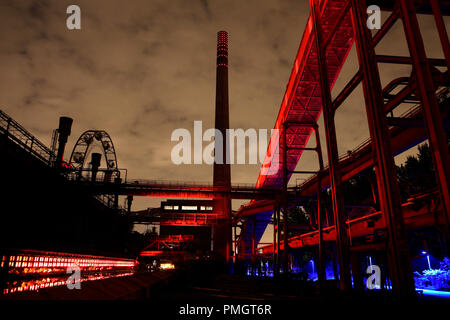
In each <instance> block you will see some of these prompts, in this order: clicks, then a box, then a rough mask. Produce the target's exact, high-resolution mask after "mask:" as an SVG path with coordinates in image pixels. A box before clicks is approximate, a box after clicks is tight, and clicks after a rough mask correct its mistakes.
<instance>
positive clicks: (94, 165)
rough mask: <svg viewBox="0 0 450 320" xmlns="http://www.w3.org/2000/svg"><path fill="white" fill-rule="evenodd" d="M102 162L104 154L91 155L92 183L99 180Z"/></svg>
mask: <svg viewBox="0 0 450 320" xmlns="http://www.w3.org/2000/svg"><path fill="white" fill-rule="evenodd" d="M101 160H102V154H101V153H96V152H94V153H92V154H91V173H92V175H91V181H92V182H95V181H96V180H97V172H98V168H99V167H100V163H101Z"/></svg>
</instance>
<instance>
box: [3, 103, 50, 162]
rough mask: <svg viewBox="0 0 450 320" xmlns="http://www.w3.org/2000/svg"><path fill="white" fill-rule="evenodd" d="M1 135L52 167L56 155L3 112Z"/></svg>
mask: <svg viewBox="0 0 450 320" xmlns="http://www.w3.org/2000/svg"><path fill="white" fill-rule="evenodd" d="M0 133H2V134H4V135H6V136H7V137H8V138H9V139H10V140H11V141H13V142H14V143H16V144H17V145H18V146H19V147H21V148H22V149H23V150H25V151H27V152H29V153H30V154H31V155H33V156H34V157H35V158H36V159H38V160H40V161H41V162H43V163H45V164H46V165H51V162H52V159H54V157H55V155H54V153H53V152H52V151H51V150H50V149H49V148H47V147H46V146H45V145H44V144H43V143H42V142H40V141H39V140H38V139H36V138H35V137H34V136H33V135H32V134H31V133H29V132H28V131H27V130H25V128H23V127H22V126H21V125H20V124H18V123H17V122H16V121H14V119H12V118H11V117H10V116H8V115H7V114H6V113H4V112H3V111H2V110H0Z"/></svg>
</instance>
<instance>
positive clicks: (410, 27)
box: [399, 0, 450, 240]
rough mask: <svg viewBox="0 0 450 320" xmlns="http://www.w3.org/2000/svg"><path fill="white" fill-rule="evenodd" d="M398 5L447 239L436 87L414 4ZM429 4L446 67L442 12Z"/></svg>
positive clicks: (448, 207)
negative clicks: (421, 110)
mask: <svg viewBox="0 0 450 320" xmlns="http://www.w3.org/2000/svg"><path fill="white" fill-rule="evenodd" d="M399 4H400V12H401V15H402V20H403V27H404V30H405V35H406V40H407V42H408V47H409V52H410V54H411V58H412V61H413V67H414V75H415V78H416V83H417V91H418V96H419V98H420V100H421V102H422V109H423V114H424V118H425V124H426V128H427V134H428V141H429V143H430V149H431V154H432V156H433V163H434V167H435V172H436V181H437V183H438V186H439V191H440V195H441V197H442V202H443V205H444V212H445V222H446V224H447V228H446V229H447V230H446V231H447V232H446V233H447V239H448V240H450V239H449V238H450V157H449V151H448V144H447V137H446V134H445V130H444V125H443V123H442V116H441V113H440V111H439V105H438V102H437V99H436V94H435V91H436V88H435V87H434V84H433V77H432V74H431V69H430V65H429V61H428V59H427V56H426V53H425V47H424V44H423V39H422V35H421V33H420V27H419V23H418V21H417V16H416V11H415V7H414V3H413V2H412V1H410V0H400V1H399ZM431 5H432V9H433V13H434V16H435V19H436V24H437V27H438V32H439V36H440V39H441V43H442V46H443V51H444V55H445V58H446V63H447V67H448V66H449V65H450V61H449V59H450V45H449V43H448V37H447V32H446V30H445V25H442V24H443V21H442V14H440V9H439V4H438V3H437V1H431Z"/></svg>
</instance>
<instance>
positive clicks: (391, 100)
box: [234, 0, 450, 297]
mask: <svg viewBox="0 0 450 320" xmlns="http://www.w3.org/2000/svg"><path fill="white" fill-rule="evenodd" d="M310 4H311V14H310V18H309V20H308V23H307V26H306V30H305V33H304V36H303V39H302V42H301V44H300V48H299V51H298V54H297V57H296V60H295V63H294V67H293V70H292V74H291V77H290V79H289V83H288V85H287V89H286V93H285V96H284V98H283V101H282V105H281V109H280V112H279V114H278V118H277V121H276V123H275V128H276V129H281V130H282V135H281V139H280V141H279V143H278V145H277V146H276V148H275V149H276V150H277V152H275V153H274V154H270V153H269V152H268V154H267V156H266V160H265V161H264V163H270V164H271V165H272V163H271V161H276V159H277V158H278V159H282V163H278V164H277V166H273V167H277V168H278V167H279V168H281V170H278V171H277V172H271V170H270V168H269V173H273V174H272V175H264V174H262V173H261V174H260V176H259V178H258V181H257V184H256V187H257V188H262V189H263V188H278V189H279V190H282V191H283V193H282V194H284V195H282V196H280V197H278V198H277V199H275V200H272V201H259V200H254V201H253V202H251V203H250V204H249V205H248V206H244V207H242V208H241V209H240V210H239V211H238V213H237V215H236V216H235V219H234V222H235V223H236V224H237V223H238V222H239V221H241V222H242V231H241V236H240V237H239V238H238V239H237V241H236V246H235V250H236V251H237V258H239V254H241V255H242V256H247V252H249V251H248V248H252V249H251V250H250V252H251V254H252V255H255V254H256V252H257V250H256V246H257V242H258V241H259V239H260V238H261V236H262V232H263V231H264V229H265V227H266V226H267V224H268V223H269V222H270V216H271V215H272V212H274V218H273V223H274V243H273V245H270V246H266V247H265V249H264V251H265V252H267V250H268V251H269V252H270V251H271V252H272V253H273V261H274V269H275V271H276V269H278V260H279V257H278V255H279V253H280V251H281V250H284V256H285V258H284V261H283V262H284V268H283V269H284V271H285V272H286V271H288V265H287V259H286V256H287V253H288V250H289V244H290V243H291V240H288V239H287V232H286V228H287V214H284V215H283V218H284V219H283V220H284V223H283V229H284V230H283V231H284V232H283V233H284V236H283V237H282V236H281V231H282V230H280V228H279V222H280V209H281V210H282V211H285V212H287V208H288V206H289V199H287V191H288V188H287V183H288V180H289V178H290V176H291V174H293V173H295V167H296V165H297V163H298V160H299V158H300V156H301V154H302V152H303V151H304V150H305V146H306V144H307V142H308V139H309V137H310V135H311V132H312V131H313V128H314V127H313V126H311V124H310V123H311V119H312V120H313V122H314V123H315V122H316V121H317V119H318V117H319V114H320V112H321V111H323V116H324V129H325V137H326V147H327V155H328V162H329V163H328V168H327V170H326V171H325V170H323V166H322V164H320V172H319V173H318V174H317V175H316V178H314V179H313V180H309V181H307V183H309V185H310V186H312V187H313V189H311V188H309V189H308V186H309V185H308V184H305V185H304V186H300V188H299V192H298V196H300V197H301V196H311V193H312V194H314V193H315V194H316V195H317V196H318V197H319V201H318V204H319V205H318V216H319V218H318V219H317V221H318V222H319V227H318V231H317V238H316V241H313V242H312V243H313V244H314V245H317V244H318V245H319V252H320V253H319V256H321V255H322V249H321V244H322V237H323V231H324V230H323V228H322V226H321V225H320V222H321V221H322V219H321V218H320V216H321V214H320V210H321V209H320V207H321V205H320V204H321V201H320V192H318V191H320V190H321V189H322V188H326V187H327V186H330V190H331V196H332V208H333V216H334V226H332V227H331V228H332V229H333V230H334V231H333V232H334V233H333V234H334V236H332V239H333V240H334V241H336V252H337V257H338V263H339V281H340V288H341V290H344V291H347V290H349V289H350V288H351V281H350V280H351V278H350V251H349V248H350V244H351V239H352V235H349V228H350V225H351V223H350V222H349V221H346V217H345V215H344V205H343V197H342V191H341V183H342V181H344V179H348V178H350V177H352V176H354V175H356V174H358V173H359V172H361V171H362V170H363V169H365V168H368V167H370V166H374V167H375V171H376V183H377V187H378V188H377V189H378V199H379V205H380V209H381V210H380V212H379V213H377V214H378V215H379V216H378V219H379V218H380V217H381V218H382V219H383V224H382V228H384V229H385V230H386V239H387V242H386V244H387V245H386V249H385V250H386V252H387V258H388V267H389V274H390V277H391V281H392V288H393V291H394V293H395V295H396V296H397V297H408V296H411V295H412V294H413V292H414V283H413V277H412V272H411V264H410V258H409V253H408V246H407V238H406V227H405V219H414V220H413V221H415V222H414V223H409V222H408V226H409V227H417V226H424V225H427V223H429V222H430V221H429V220H427V221H428V222H426V221H425V220H426V219H427V218H424V219H425V220H424V219H422V218H420V219H419V218H418V216H416V215H414V218H410V217H409V216H408V211H407V208H406V207H405V206H404V205H402V204H401V203H400V196H399V187H398V183H397V179H396V171H395V170H396V169H395V164H394V154H398V152H401V151H404V150H405V149H407V148H409V147H410V146H411V145H415V144H417V143H419V142H420V141H423V139H424V138H427V139H428V141H429V144H430V148H431V150H432V155H433V162H434V167H435V172H436V180H437V184H438V192H437V194H436V196H437V197H438V198H440V199H441V206H437V207H436V211H434V219H433V220H432V221H433V223H434V224H437V225H439V226H440V228H439V229H440V230H443V232H444V234H445V236H446V239H447V242H448V241H449V240H450V237H449V235H450V223H449V221H450V193H449V183H450V171H449V166H450V162H449V152H448V145H447V139H446V132H445V130H444V125H443V119H444V116H443V115H444V113H446V114H447V112H446V111H445V110H444V111H443V110H440V107H439V101H438V98H437V96H438V95H439V93H440V92H442V90H440V89H441V88H442V87H445V86H446V83H448V72H449V69H448V67H449V66H450V45H449V41H448V36H447V33H446V29H445V25H444V23H443V18H442V13H441V10H440V5H439V1H437V0H431V1H430V4H431V8H432V12H429V13H431V14H433V16H434V18H435V22H436V26H437V30H438V33H439V38H440V41H441V45H442V48H443V52H444V56H445V59H429V58H427V56H426V54H425V50H424V44H423V39H422V36H421V32H420V28H419V24H418V22H417V16H416V10H415V3H414V1H413V0H398V1H395V5H393V7H392V8H393V9H392V11H391V13H390V15H389V17H388V18H387V19H386V21H385V22H384V24H383V25H382V27H381V29H380V30H378V32H377V33H376V34H375V35H374V36H372V34H371V32H370V30H369V29H368V28H367V26H366V21H367V18H368V17H367V13H366V9H367V6H366V2H365V1H358V0H342V1H339V0H336V1H330V0H328V1H327V0H322V1H314V0H311V1H310ZM399 19H401V20H402V22H403V26H404V33H405V36H406V40H407V44H408V48H409V52H410V57H395V56H382V55H376V53H375V47H376V45H377V44H378V43H379V42H380V41H381V40H382V39H383V37H384V36H385V35H386V34H387V33H388V31H389V30H390V29H391V27H392V26H393V25H394V23H395V22H396V21H397V20H399ZM354 41H355V42H356V51H357V54H358V61H359V70H358V72H357V73H356V74H355V75H354V76H353V77H352V78H351V80H350V81H349V82H348V83H347V85H346V86H345V87H344V89H343V90H342V91H341V92H340V93H339V94H338V95H337V96H336V98H335V99H334V100H333V99H332V98H331V89H332V87H333V85H334V83H335V81H336V79H337V77H338V75H339V71H340V69H341V68H342V66H343V63H344V61H345V60H346V57H347V55H348V52H349V50H350V48H351V46H352V44H353V42H354ZM378 63H394V64H396V63H397V64H398V63H401V64H410V65H411V66H412V70H413V72H412V73H411V75H410V77H402V78H398V79H394V80H393V81H391V82H390V83H389V84H388V85H387V86H386V87H385V88H382V86H381V81H380V75H379V70H378V65H377V64H378ZM438 66H439V67H447V68H446V70H445V71H444V72H442V71H440V70H439V69H438V68H437V67H438ZM360 83H362V88H363V92H364V101H365V106H366V114H367V119H368V123H369V131H370V144H369V145H368V148H369V149H368V150H369V153H368V157H367V158H366V160H365V162H363V161H361V160H360V159H358V158H357V157H355V156H353V157H350V158H349V159H348V161H346V162H345V165H346V168H351V167H352V166H353V167H352V169H351V170H350V171H347V172H346V173H345V175H343V174H342V173H341V169H343V166H342V165H343V164H344V163H343V162H342V161H340V158H339V155H338V152H337V138H336V129H335V124H334V116H335V112H336V110H337V109H338V108H339V106H341V105H342V103H343V102H344V101H345V100H346V99H347V98H348V97H349V95H350V94H351V93H352V92H353V91H354V89H355V88H356V87H357V86H358V85H359V84H360ZM401 86H403V88H402V89H401V90H400V91H398V92H397V93H396V94H392V93H391V92H393V89H394V88H397V87H401ZM404 102H409V103H410V102H416V103H418V104H419V105H420V108H421V110H420V111H421V112H420V114H418V115H419V118H413V117H409V118H406V117H405V118H394V117H387V114H389V113H391V114H392V112H393V110H394V109H395V108H396V107H397V106H398V105H400V104H402V103H404ZM447 111H448V110H447ZM447 115H448V114H447ZM421 117H423V120H422V121H420V120H421ZM287 123H296V127H295V129H294V130H291V131H288V129H287V128H286V124H287ZM302 123H304V124H305V125H303V126H302ZM418 123H419V125H420V123H422V124H423V123H424V124H425V126H424V127H425V133H426V134H422V133H421V132H418V130H417V127H418V125H417V124H418ZM398 125H404V126H405V127H406V129H405V130H403V131H399V130H396V129H397V128H396V126H398ZM403 132H405V134H403ZM421 134H422V135H423V136H421ZM408 135H409V136H412V137H413V139H414V140H412V139H411V137H408ZM270 149H271V147H270V146H269V150H270ZM290 149H291V151H290V152H289V150H290ZM361 150H363V149H361ZM282 154H284V156H282V157H279V155H282ZM275 156H278V157H275ZM262 172H263V171H262ZM299 173H302V172H299ZM304 173H306V172H304ZM325 173H328V175H327V176H324V174H325ZM321 180H323V181H322V182H321ZM311 181H313V182H314V183H311ZM302 187H304V188H302ZM307 193H309V194H307ZM438 203H439V201H438ZM405 210H406V211H405ZM430 212H431V211H430V209H428V210H427V213H428V214H430ZM256 216H257V217H258V218H257V219H256V218H255V217H256ZM430 216H433V214H430ZM367 219H369V217H367ZM417 219H419V220H417ZM407 221H410V220H407ZM249 226H251V227H249ZM327 228H330V227H327ZM363 229H365V231H363V232H362V233H363V234H364V232H366V233H368V234H370V232H372V231H373V230H372V231H371V230H370V228H364V227H363ZM328 232H329V231H328V230H327V233H328ZM282 238H283V239H284V240H283V241H282ZM327 238H328V240H330V238H329V236H328V235H327ZM305 239H307V237H306V238H305ZM284 244H286V245H284ZM297 244H298V243H297ZM301 245H303V244H301ZM319 260H321V262H322V259H321V258H319ZM322 264H323V263H322ZM353 271H355V270H353ZM275 273H276V272H275ZM321 278H322V279H323V266H320V272H319V279H321Z"/></svg>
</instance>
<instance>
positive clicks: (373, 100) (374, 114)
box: [352, 0, 414, 297]
mask: <svg viewBox="0 0 450 320" xmlns="http://www.w3.org/2000/svg"><path fill="white" fill-rule="evenodd" d="M352 21H353V28H354V31H355V35H356V48H357V53H358V60H359V64H360V70H361V71H362V73H363V92H364V99H365V102H366V103H365V104H366V112H367V118H368V122H369V131H370V137H371V140H372V146H373V147H372V150H373V151H374V154H375V156H376V174H377V182H378V192H379V197H380V205H381V209H382V212H383V214H384V218H385V220H386V226H387V227H388V234H389V245H388V252H389V258H390V267H391V268H390V276H391V279H392V287H393V290H394V292H395V294H396V296H397V297H407V296H410V295H412V294H413V293H414V281H413V276H412V271H411V264H410V261H409V254H408V244H407V237H406V232H405V226H404V221H403V215H402V211H401V206H400V192H399V187H398V182H397V178H396V168H395V163H394V157H393V154H392V151H391V148H390V139H389V131H388V125H387V120H386V116H385V111H384V104H383V95H382V89H381V81H380V75H379V72H378V66H377V62H376V56H375V50H374V45H373V41H372V36H371V33H370V30H369V29H368V28H367V26H366V21H367V14H366V7H365V3H362V2H361V1H359V0H352Z"/></svg>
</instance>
